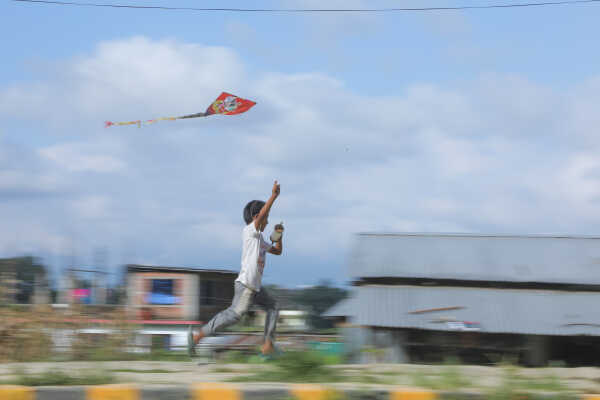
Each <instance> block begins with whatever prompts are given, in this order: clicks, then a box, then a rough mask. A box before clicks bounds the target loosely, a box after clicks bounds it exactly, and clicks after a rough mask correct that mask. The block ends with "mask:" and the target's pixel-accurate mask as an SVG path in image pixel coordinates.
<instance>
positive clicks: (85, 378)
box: [2, 371, 115, 386]
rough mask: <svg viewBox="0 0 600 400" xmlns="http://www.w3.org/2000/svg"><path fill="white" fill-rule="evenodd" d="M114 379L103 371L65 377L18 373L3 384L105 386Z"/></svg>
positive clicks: (55, 372)
mask: <svg viewBox="0 0 600 400" xmlns="http://www.w3.org/2000/svg"><path fill="white" fill-rule="evenodd" d="M114 382H115V378H114V377H113V376H112V375H111V374H109V373H107V372H104V371H100V372H99V371H84V372H81V373H79V374H77V375H67V374H65V373H64V372H62V371H46V372H42V373H38V374H27V373H25V372H24V371H18V372H17V377H16V378H15V379H11V380H6V381H3V382H2V383H3V384H12V385H21V386H65V385H67V386H77V385H105V384H109V383H114Z"/></svg>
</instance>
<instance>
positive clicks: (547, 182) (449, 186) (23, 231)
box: [0, 0, 600, 286]
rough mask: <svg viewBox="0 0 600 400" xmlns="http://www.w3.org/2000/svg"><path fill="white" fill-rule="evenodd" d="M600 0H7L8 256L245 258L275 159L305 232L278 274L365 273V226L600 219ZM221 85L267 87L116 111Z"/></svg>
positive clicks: (1, 138) (561, 226) (4, 137)
mask: <svg viewBox="0 0 600 400" xmlns="http://www.w3.org/2000/svg"><path fill="white" fill-rule="evenodd" d="M491 3H498V2H493V1H474V0H471V1H468V0H463V1H458V0H456V1H454V0H452V1H451V0H439V1H433V0H432V1H427V0H419V1H418V2H417V1H400V0H396V1H383V0H381V1H369V2H366V1H328V2H323V1H321V2H318V1H300V0H298V1H287V2H269V1H260V2H259V1H256V2H253V3H251V4H252V6H253V7H290V8H292V7H301V8H302V7H309V8H315V7H322V6H327V7H332V8H335V7H357V8H359V7H397V6H407V7H411V6H416V5H419V6H424V5H427V6H448V5H469V4H471V5H473V4H477V5H480V4H491ZM136 4H142V3H139V2H137V3H136ZM143 4H147V5H164V4H168V5H170V6H182V7H185V6H190V7H199V6H202V7H211V6H214V7H219V6H223V3H222V2H212V1H202V2H199V1H175V0H170V1H169V2H164V1H147V2H144V3H143ZM226 6H227V7H238V6H239V7H244V6H246V7H248V2H239V1H238V2H236V1H230V2H227V4H226ZM599 13H600V4H589V5H574V6H553V7H532V8H515V9H501V10H469V11H461V12H431V13H388V14H308V15H307V14H301V15H299V14H241V13H196V12H179V11H156V10H127V9H126V10H122V9H104V8H84V7H61V6H52V5H36V4H25V3H16V2H10V1H5V2H2V3H1V4H0V15H2V17H1V18H2V23H1V24H0V48H1V49H2V50H3V57H2V59H3V62H2V63H0V117H1V118H2V121H3V124H2V126H1V127H0V145H1V147H0V196H1V198H2V201H1V202H0V204H2V207H1V209H0V217H2V220H3V225H4V227H5V229H4V232H3V233H2V234H1V235H0V243H2V245H0V255H2V256H13V255H19V254H28V253H33V254H38V255H41V256H43V257H44V258H45V260H46V262H47V263H48V264H50V265H52V266H53V267H54V268H55V269H56V268H57V267H58V266H61V265H63V266H64V265H65V264H66V263H67V262H69V261H68V260H72V259H74V260H75V262H77V263H79V264H89V263H92V262H93V254H94V251H95V250H96V249H98V248H100V247H105V248H107V249H108V250H107V251H108V254H109V256H108V259H109V261H108V262H109V264H110V265H111V268H113V269H115V268H116V267H117V265H119V264H122V263H126V262H139V263H152V264H163V265H193V266H202V265H204V266H210V267H214V266H226V267H228V268H231V269H237V268H238V267H239V252H240V246H239V233H240V232H241V218H240V215H241V209H242V208H243V205H244V204H245V202H247V201H248V200H251V199H253V198H266V197H267V196H268V194H269V190H270V187H271V184H272V181H273V179H279V180H280V181H281V183H282V196H281V199H280V202H279V203H278V204H277V205H276V206H275V208H274V210H273V213H272V218H271V219H272V220H279V219H283V220H284V221H285V222H286V224H287V226H288V232H287V235H286V245H287V251H286V255H285V257H282V258H271V259H270V262H271V263H272V268H270V269H269V268H267V270H266V275H265V280H266V281H267V282H270V283H278V284H283V285H287V286H294V285H296V284H312V283H316V282H318V281H319V280H320V279H324V278H326V279H331V280H333V281H335V282H337V283H344V282H347V281H348V280H349V277H348V276H347V275H346V270H345V262H346V258H347V257H348V254H349V248H350V246H352V239H351V238H352V236H351V234H352V233H353V232H357V231H367V230H387V231H390V230H393V231H460V232H483V233H487V232H502V233H511V232H514V233H571V234H578V233H580V234H598V231H599V227H600V213H599V212H598V207H597V205H598V200H599V199H600V189H599V186H598V184H599V183H600V182H599V181H598V180H599V179H600V161H598V159H597V157H596V155H597V150H598V147H599V146H600V140H599V139H598V137H597V127H598V123H599V122H600V118H599V117H598V113H597V104H598V101H599V100H600V95H599V94H598V93H599V92H598V89H600V74H599V70H598V65H600V52H599V51H597V47H598V45H597V38H598V37H600V27H599V26H598V24H597V23H596V22H597V19H598V18H597V17H598V15H599ZM220 90H228V91H232V92H234V93H236V94H238V95H240V96H243V97H248V98H252V99H255V100H257V101H258V105H257V107H255V109H253V110H252V111H251V112H249V113H248V114H245V115H243V116H238V117H229V118H219V117H215V118H212V119H210V120H208V119H207V120H191V121H177V122H175V123H169V122H164V123H161V124H157V125H153V126H150V127H145V128H142V129H137V128H133V127H122V128H112V129H109V130H105V129H104V128H103V127H102V123H103V121H104V120H121V119H149V118H153V117H157V116H161V115H171V114H173V115H177V114H183V113H191V112H196V111H199V110H202V109H204V108H205V107H206V105H207V104H208V103H209V102H210V101H211V100H212V99H213V98H214V97H216V96H217V95H218V94H219V92H220Z"/></svg>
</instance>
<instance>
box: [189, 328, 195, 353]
mask: <svg viewBox="0 0 600 400" xmlns="http://www.w3.org/2000/svg"><path fill="white" fill-rule="evenodd" d="M187 351H188V355H189V356H190V357H195V356H196V343H194V330H193V329H192V326H191V325H189V326H188V334H187Z"/></svg>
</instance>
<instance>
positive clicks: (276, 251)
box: [269, 236, 283, 256]
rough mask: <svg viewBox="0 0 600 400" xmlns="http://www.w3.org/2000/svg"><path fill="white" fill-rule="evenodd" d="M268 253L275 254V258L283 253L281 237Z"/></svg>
mask: <svg viewBox="0 0 600 400" xmlns="http://www.w3.org/2000/svg"><path fill="white" fill-rule="evenodd" d="M269 253H271V254H275V255H276V256H280V255H281V253H283V236H282V237H280V238H279V240H278V241H277V242H275V246H272V247H271V248H270V249H269Z"/></svg>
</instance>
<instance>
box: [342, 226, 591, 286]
mask: <svg viewBox="0 0 600 400" xmlns="http://www.w3.org/2000/svg"><path fill="white" fill-rule="evenodd" d="M349 269H350V276H351V277H354V278H368V277H401V278H431V279H456V280H484V281H507V282H541V283H569V284H595V285H598V284H600V238H598V237H591V236H557V235H555V236H550V235H548V236H544V235H536V236H534V235H530V236H524V235H521V236H517V235H513V236H510V235H476V234H424V233H402V234H391V233H381V234H376V233H364V234H359V235H357V237H356V245H355V246H354V249H353V252H352V254H351V257H350V264H349Z"/></svg>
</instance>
